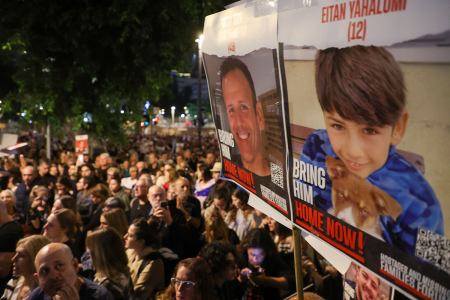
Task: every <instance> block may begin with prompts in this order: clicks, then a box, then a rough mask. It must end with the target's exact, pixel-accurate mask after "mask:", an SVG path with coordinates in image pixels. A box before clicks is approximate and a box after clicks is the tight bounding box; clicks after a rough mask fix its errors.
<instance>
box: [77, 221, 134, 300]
mask: <svg viewBox="0 0 450 300" xmlns="http://www.w3.org/2000/svg"><path fill="white" fill-rule="evenodd" d="M86 251H87V252H88V253H89V254H90V256H91V260H92V264H93V265H94V268H95V270H96V271H97V272H96V273H95V276H94V282H95V283H97V284H99V285H101V286H104V287H105V288H106V289H108V291H110V292H111V294H112V295H113V296H114V299H115V300H129V299H133V297H134V290H133V283H132V282H131V276H130V269H129V267H128V258H127V255H126V253H125V245H124V242H123V239H122V237H121V236H120V235H119V233H118V232H117V230H115V229H114V228H112V227H107V228H99V229H97V230H95V231H94V232H93V233H92V234H90V235H89V236H88V237H87V238H86Z"/></svg>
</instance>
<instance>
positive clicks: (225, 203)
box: [204, 186, 237, 228]
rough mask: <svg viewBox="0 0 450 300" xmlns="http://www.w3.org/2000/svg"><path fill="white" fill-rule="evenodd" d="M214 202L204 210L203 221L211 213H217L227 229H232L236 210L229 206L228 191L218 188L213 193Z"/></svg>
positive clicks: (224, 188)
mask: <svg viewBox="0 0 450 300" xmlns="http://www.w3.org/2000/svg"><path fill="white" fill-rule="evenodd" d="M213 199H214V202H213V204H212V205H210V206H209V207H208V208H207V209H205V214H204V216H205V219H208V217H209V215H210V214H211V213H212V212H213V211H216V210H217V211H219V212H220V214H221V215H222V217H223V220H224V221H225V223H226V224H227V226H228V227H230V228H233V226H234V221H235V220H236V213H237V211H236V208H235V207H234V206H233V205H232V204H231V195H230V190H229V189H228V188H227V187H226V186H222V187H219V188H218V189H216V191H215V192H214V197H213Z"/></svg>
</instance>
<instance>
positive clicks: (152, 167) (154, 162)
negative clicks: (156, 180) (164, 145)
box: [148, 152, 159, 175]
mask: <svg viewBox="0 0 450 300" xmlns="http://www.w3.org/2000/svg"><path fill="white" fill-rule="evenodd" d="M148 169H149V171H150V174H152V175H156V172H157V171H158V170H159V164H158V156H156V154H155V153H153V152H152V153H150V155H149V156H148Z"/></svg>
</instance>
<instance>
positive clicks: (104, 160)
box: [100, 156, 108, 167]
mask: <svg viewBox="0 0 450 300" xmlns="http://www.w3.org/2000/svg"><path fill="white" fill-rule="evenodd" d="M100 164H101V166H102V167H107V166H108V157H106V156H100Z"/></svg>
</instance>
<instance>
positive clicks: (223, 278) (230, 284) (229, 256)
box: [199, 242, 244, 300]
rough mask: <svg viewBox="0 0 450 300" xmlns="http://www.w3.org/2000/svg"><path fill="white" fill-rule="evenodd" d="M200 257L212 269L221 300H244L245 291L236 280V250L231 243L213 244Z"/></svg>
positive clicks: (206, 247)
mask: <svg viewBox="0 0 450 300" xmlns="http://www.w3.org/2000/svg"><path fill="white" fill-rule="evenodd" d="M199 255H200V258H202V259H204V260H205V261H206V262H207V263H208V265H209V267H210V268H211V272H212V276H213V279H214V282H215V284H216V292H217V297H218V298H219V300H234V299H242V296H243V295H244V291H243V289H242V285H241V283H240V282H239V280H237V278H236V276H237V265H236V256H237V254H236V248H235V247H233V246H231V245H230V244H229V243H222V242H212V243H210V244H208V245H206V246H205V247H203V249H202V250H201V251H200V254H199Z"/></svg>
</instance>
